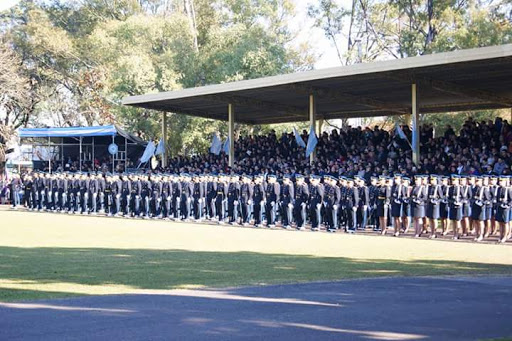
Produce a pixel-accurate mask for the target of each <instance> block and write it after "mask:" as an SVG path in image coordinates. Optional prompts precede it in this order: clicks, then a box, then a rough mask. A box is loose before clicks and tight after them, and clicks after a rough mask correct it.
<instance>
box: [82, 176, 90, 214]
mask: <svg viewBox="0 0 512 341" xmlns="http://www.w3.org/2000/svg"><path fill="white" fill-rule="evenodd" d="M89 185H90V179H89V176H88V174H87V173H82V176H81V177H80V196H81V200H82V201H81V203H82V206H81V211H80V213H81V214H87V213H88V210H89Z"/></svg>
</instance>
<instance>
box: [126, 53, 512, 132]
mask: <svg viewBox="0 0 512 341" xmlns="http://www.w3.org/2000/svg"><path fill="white" fill-rule="evenodd" d="M414 82H415V83H416V84H417V85H418V89H419V96H418V97H419V105H420V113H423V114H424V113H436V112H455V111H462V110H478V109H496V108H511V107H512V44H509V45H501V46H491V47H483V48H476V49H469V50H460V51H454V52H446V53H437V54H431V55H425V56H419V57H410V58H405V59H397V60H390V61H379V62H373V63H366V64H355V65H350V66H341V67H334V68H328V69H321V70H313V71H305V72H298V73H292V74H285V75H280V76H271V77H264V78H257V79H252V80H244V81H238V82H231V83H224V84H217V85H208V86H202V87H197V88H189V89H184V90H179V91H169V92H161V93H156V94H147V95H141V96H131V97H126V98H124V99H123V104H125V105H130V106H136V107H142V108H147V109H155V110H160V111H167V112H175V113H181V114H187V115H192V116H199V117H206V118H212V119H219V120H227V119H228V114H227V104H228V103H232V104H233V105H234V107H235V112H236V121H237V122H241V123H247V124H265V123H280V122H295V121H307V120H308V119H309V116H308V103H309V98H308V97H309V96H308V95H309V94H311V93H312V94H315V95H316V103H317V104H316V105H317V118H324V119H333V118H350V117H369V116H388V115H400V114H404V113H410V112H411V84H412V83H414Z"/></svg>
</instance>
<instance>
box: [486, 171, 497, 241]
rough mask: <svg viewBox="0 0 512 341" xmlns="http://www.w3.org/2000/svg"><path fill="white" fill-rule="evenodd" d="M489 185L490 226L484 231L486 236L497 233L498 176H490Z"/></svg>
mask: <svg viewBox="0 0 512 341" xmlns="http://www.w3.org/2000/svg"><path fill="white" fill-rule="evenodd" d="M489 181H490V185H489V192H490V194H491V214H490V216H491V228H490V229H489V230H488V231H486V236H487V237H488V236H489V235H495V234H497V233H498V223H497V222H496V210H497V208H498V188H499V187H500V186H499V185H498V176H495V175H493V176H491V178H490V180H489ZM488 234H489V235H488Z"/></svg>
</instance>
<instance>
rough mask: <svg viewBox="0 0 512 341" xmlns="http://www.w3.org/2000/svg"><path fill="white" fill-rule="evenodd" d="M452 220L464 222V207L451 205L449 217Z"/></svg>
mask: <svg viewBox="0 0 512 341" xmlns="http://www.w3.org/2000/svg"><path fill="white" fill-rule="evenodd" d="M448 218H449V219H450V220H458V221H461V220H462V206H455V205H450V214H449V216H448Z"/></svg>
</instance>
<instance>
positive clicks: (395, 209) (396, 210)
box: [391, 200, 402, 218]
mask: <svg viewBox="0 0 512 341" xmlns="http://www.w3.org/2000/svg"><path fill="white" fill-rule="evenodd" d="M391 216H392V217H393V218H399V217H401V216H402V203H396V202H395V201H394V200H393V201H392V202H391Z"/></svg>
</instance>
